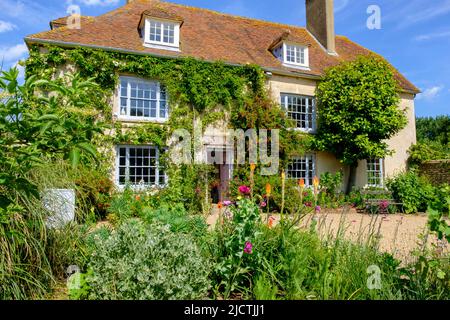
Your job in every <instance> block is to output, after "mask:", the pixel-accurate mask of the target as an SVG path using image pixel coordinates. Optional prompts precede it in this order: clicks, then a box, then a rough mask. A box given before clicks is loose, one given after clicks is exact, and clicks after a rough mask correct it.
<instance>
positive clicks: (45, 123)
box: [0, 69, 101, 204]
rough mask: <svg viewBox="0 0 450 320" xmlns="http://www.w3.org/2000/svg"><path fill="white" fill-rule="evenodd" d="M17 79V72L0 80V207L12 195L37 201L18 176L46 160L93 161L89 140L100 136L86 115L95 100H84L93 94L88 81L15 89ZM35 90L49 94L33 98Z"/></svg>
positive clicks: (92, 119) (31, 82)
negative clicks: (97, 135) (15, 194)
mask: <svg viewBox="0 0 450 320" xmlns="http://www.w3.org/2000/svg"><path fill="white" fill-rule="evenodd" d="M17 76H18V71H17V69H11V70H10V71H9V72H2V74H1V76H0V92H1V95H2V99H1V100H0V119H1V120H0V129H1V130H0V144H1V145H2V146H3V148H1V150H0V166H1V173H0V187H1V188H0V204H7V203H9V202H11V201H13V199H10V197H11V196H12V195H14V192H22V193H23V192H24V193H26V194H27V195H33V196H37V195H38V194H37V187H36V186H35V185H33V184H32V183H30V181H29V180H27V179H25V178H24V176H25V174H26V173H27V172H28V171H30V170H31V169H32V168H34V167H36V166H39V165H42V164H43V163H45V161H46V160H47V161H52V160H56V159H60V158H64V159H69V160H70V161H71V163H72V165H73V166H76V165H77V164H78V163H79V162H80V161H89V159H92V158H95V157H96V153H97V152H96V150H95V147H94V146H93V145H92V144H91V140H92V139H93V138H94V135H95V133H101V125H100V124H99V123H97V121H96V115H97V114H94V115H93V114H92V110H94V109H95V106H94V105H93V103H94V102H95V101H90V100H89V99H88V96H89V94H88V92H90V93H91V94H92V93H93V92H95V88H96V85H95V84H94V83H93V82H91V81H84V82H81V81H80V79H79V76H77V75H75V76H73V77H72V78H71V79H70V80H71V81H69V82H70V83H69V84H65V85H64V84H60V83H59V81H57V80H52V81H44V80H39V81H37V80H36V78H35V77H29V78H28V79H27V81H26V82H25V84H24V85H23V86H20V85H19V84H18V82H17ZM36 90H38V92H39V91H42V90H51V93H52V95H51V97H50V98H47V97H45V96H40V97H36V96H35V95H34V93H35V91H36ZM8 198H9V199H8Z"/></svg>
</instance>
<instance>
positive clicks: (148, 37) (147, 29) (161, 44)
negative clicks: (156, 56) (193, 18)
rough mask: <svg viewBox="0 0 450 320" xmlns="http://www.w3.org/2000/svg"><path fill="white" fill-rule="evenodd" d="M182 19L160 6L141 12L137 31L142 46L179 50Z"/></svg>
mask: <svg viewBox="0 0 450 320" xmlns="http://www.w3.org/2000/svg"><path fill="white" fill-rule="evenodd" d="M182 24H183V19H182V18H181V17H179V16H177V15H175V14H173V13H171V12H168V11H167V10H163V9H162V8H153V9H152V10H146V11H144V12H143V13H142V16H141V20H140V22H139V27H138V29H139V32H140V33H141V36H142V38H143V40H144V46H146V47H149V48H155V49H162V50H171V51H180V28H181V25H182Z"/></svg>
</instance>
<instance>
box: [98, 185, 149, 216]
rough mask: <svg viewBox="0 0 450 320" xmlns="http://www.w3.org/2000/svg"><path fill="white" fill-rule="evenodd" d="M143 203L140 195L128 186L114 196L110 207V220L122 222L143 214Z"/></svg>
mask: <svg viewBox="0 0 450 320" xmlns="http://www.w3.org/2000/svg"><path fill="white" fill-rule="evenodd" d="M142 208H143V203H142V202H141V199H140V196H139V195H135V193H134V191H133V190H132V189H131V188H130V187H129V186H127V187H126V188H125V190H124V191H123V192H121V193H117V194H115V195H114V196H113V197H112V200H111V203H110V205H109V207H108V216H107V218H108V220H109V221H110V222H111V223H113V224H117V223H121V222H122V221H126V220H127V219H129V218H133V217H140V216H142Z"/></svg>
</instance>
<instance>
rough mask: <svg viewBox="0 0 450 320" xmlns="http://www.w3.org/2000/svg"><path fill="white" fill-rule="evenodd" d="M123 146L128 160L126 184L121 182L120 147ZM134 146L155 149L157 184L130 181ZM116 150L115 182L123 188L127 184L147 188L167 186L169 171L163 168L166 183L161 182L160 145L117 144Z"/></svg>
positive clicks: (137, 187)
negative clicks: (131, 152) (131, 150)
mask: <svg viewBox="0 0 450 320" xmlns="http://www.w3.org/2000/svg"><path fill="white" fill-rule="evenodd" d="M121 148H126V151H125V152H126V155H125V156H126V160H125V180H126V181H127V179H128V182H125V183H124V184H121V183H120V168H121V167H122V166H121V165H120V149H121ZM131 148H134V149H148V150H155V155H156V157H155V160H156V164H155V182H156V183H155V184H140V183H137V184H132V183H131V181H129V175H130V149H131ZM115 152H116V155H115V156H116V157H115V179H114V180H115V181H114V182H115V184H116V186H117V187H118V188H119V189H121V190H123V189H124V188H125V187H126V186H127V185H129V186H130V187H131V188H132V189H134V190H135V189H141V188H142V189H147V188H155V187H156V188H164V187H166V186H167V183H168V180H169V177H168V175H167V171H166V170H162V171H163V172H164V184H161V183H160V178H161V176H160V170H161V163H160V151H159V149H158V147H156V146H153V145H128V144H120V145H116V146H115ZM148 168H153V167H151V166H149V167H148Z"/></svg>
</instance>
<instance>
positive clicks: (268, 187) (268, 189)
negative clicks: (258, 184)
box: [266, 183, 272, 197]
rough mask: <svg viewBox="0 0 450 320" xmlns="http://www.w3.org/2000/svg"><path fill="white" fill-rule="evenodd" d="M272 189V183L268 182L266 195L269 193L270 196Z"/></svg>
mask: <svg viewBox="0 0 450 320" xmlns="http://www.w3.org/2000/svg"><path fill="white" fill-rule="evenodd" d="M271 191H272V187H271V186H270V183H267V184H266V195H267V196H268V197H270V193H271Z"/></svg>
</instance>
